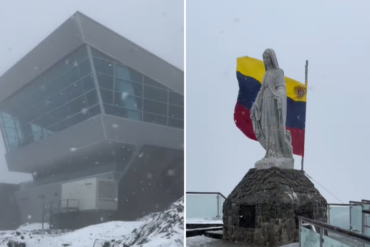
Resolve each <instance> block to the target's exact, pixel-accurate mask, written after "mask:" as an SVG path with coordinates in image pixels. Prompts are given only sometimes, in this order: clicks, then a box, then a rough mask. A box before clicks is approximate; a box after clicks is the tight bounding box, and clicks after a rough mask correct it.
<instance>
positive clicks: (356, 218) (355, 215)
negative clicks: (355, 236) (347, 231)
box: [350, 205, 362, 232]
mask: <svg viewBox="0 0 370 247" xmlns="http://www.w3.org/2000/svg"><path fill="white" fill-rule="evenodd" d="M350 210H351V230H353V231H357V232H361V231H362V205H351V207H350Z"/></svg>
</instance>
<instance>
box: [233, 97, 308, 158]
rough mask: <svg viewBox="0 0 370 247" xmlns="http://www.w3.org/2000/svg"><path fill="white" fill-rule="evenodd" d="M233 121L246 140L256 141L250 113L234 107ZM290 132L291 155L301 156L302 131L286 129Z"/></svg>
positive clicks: (238, 106)
mask: <svg viewBox="0 0 370 247" xmlns="http://www.w3.org/2000/svg"><path fill="white" fill-rule="evenodd" d="M234 121H235V124H236V126H237V127H238V128H239V129H240V130H241V131H242V132H243V133H244V135H246V136H247V137H248V138H250V139H252V140H255V141H257V138H256V135H255V134H254V131H253V125H252V120H251V117H250V111H249V110H248V109H247V108H245V107H243V106H242V105H239V104H238V103H237V104H236V105H235V110H234ZM286 129H287V130H289V131H290V134H291V136H292V147H293V154H295V155H299V156H303V152H304V130H303V129H296V128H289V127H287V128H286Z"/></svg>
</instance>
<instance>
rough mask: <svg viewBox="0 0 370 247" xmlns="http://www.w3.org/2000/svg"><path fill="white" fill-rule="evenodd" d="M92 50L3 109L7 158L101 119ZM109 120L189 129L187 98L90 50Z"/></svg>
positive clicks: (61, 66) (67, 60) (54, 71)
mask: <svg viewBox="0 0 370 247" xmlns="http://www.w3.org/2000/svg"><path fill="white" fill-rule="evenodd" d="M87 49H88V48H87V46H82V47H81V48H79V49H78V50H77V51H75V52H73V53H72V54H71V55H68V56H67V57H66V58H64V59H62V60H61V61H60V62H58V63H57V64H56V65H54V66H53V67H52V68H50V69H49V70H47V71H46V72H45V73H43V74H42V75H40V76H39V77H38V78H36V79H35V80H33V81H32V82H30V83H29V84H28V85H27V86H25V87H24V88H22V89H21V90H19V91H18V92H17V93H16V94H14V95H13V96H12V97H10V98H9V99H7V100H5V101H4V102H3V103H2V104H1V106H0V121H1V125H2V131H3V136H4V139H5V144H6V147H7V150H8V152H9V151H11V150H14V149H16V148H19V147H22V146H25V145H27V144H29V143H32V142H35V141H38V140H41V139H43V138H45V137H47V136H49V135H52V134H53V133H55V132H59V131H62V130H64V129H66V128H68V127H70V126H73V125H76V124H78V123H80V122H82V121H85V120H87V119H89V118H92V117H94V116H96V115H98V114H101V111H100V109H101V106H100V105H99V100H98V95H97V88H96V87H95V82H94V77H93V74H92V73H93V70H92V68H91V66H90V59H89V56H88V51H87ZM91 51H92V60H93V64H94V68H95V72H96V77H97V80H98V85H99V89H98V90H100V94H101V96H102V101H103V107H104V110H105V113H106V114H109V115H115V116H119V117H123V118H128V119H131V120H136V121H144V122H149V123H154V124H160V125H165V126H170V127H174V128H183V127H184V97H183V95H181V94H178V93H176V92H174V91H172V90H170V89H169V88H167V87H165V86H163V85H162V84H160V83H158V82H156V81H154V80H153V79H151V78H149V77H147V76H145V75H143V74H141V73H139V72H137V71H135V70H134V69H132V68H129V67H127V66H125V65H123V64H121V63H119V62H117V61H115V60H114V59H112V58H110V57H108V56H106V55H104V54H102V53H100V52H98V51H97V50H95V49H93V48H91Z"/></svg>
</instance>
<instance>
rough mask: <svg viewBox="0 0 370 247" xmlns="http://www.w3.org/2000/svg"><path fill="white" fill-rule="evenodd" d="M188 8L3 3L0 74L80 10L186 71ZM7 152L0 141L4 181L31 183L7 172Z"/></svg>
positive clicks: (165, 0)
mask: <svg viewBox="0 0 370 247" xmlns="http://www.w3.org/2000/svg"><path fill="white" fill-rule="evenodd" d="M183 6H184V3H183V1H181V0H156V1H151V0H104V1H103V0H78V1H75V0H64V1H50V0H32V1H28V0H12V1H0V34H1V38H0V75H2V74H3V73H4V72H5V71H6V70H8V69H9V68H10V67H11V66H12V65H14V64H15V63H16V62H17V61H19V60H20V59H21V58H22V57H23V56H24V55H26V54H27V53H28V52H29V51H30V50H31V49H33V48H34V47H35V46H36V45H38V44H39V43H40V42H41V41H42V40H43V39H45V38H46V37H47V36H48V35H49V34H50V33H51V32H53V31H54V30H55V29H56V28H57V27H58V26H60V25H61V24H62V23H63V22H64V21H66V20H67V19H68V18H70V17H71V16H72V15H73V14H74V13H75V12H76V11H80V12H82V13H83V14H85V15H87V16H89V17H91V18H92V19H94V20H96V21H97V22H100V23H101V24H103V25H105V26H106V27H108V28H110V29H112V30H113V31H115V32H117V33H119V34H120V35H122V36H124V37H125V38H127V39H129V40H131V41H133V42H134V43H136V44H138V45H139V46H141V47H143V48H144V49H146V50H148V51H150V52H152V53H154V54H155V55H157V56H159V57H161V58H162V59H164V60H166V61H167V62H169V63H171V64H173V65H174V66H176V67H178V68H180V69H184V7H183ZM20 73H21V71H20ZM4 153H5V148H4V142H3V141H2V139H1V138H0V182H8V183H9V182H11V183H17V182H20V181H24V180H29V179H30V176H28V175H25V174H19V173H17V174H14V173H9V172H8V169H7V166H6V162H5V158H4Z"/></svg>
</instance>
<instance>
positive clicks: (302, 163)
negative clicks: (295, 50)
mask: <svg viewBox="0 0 370 247" xmlns="http://www.w3.org/2000/svg"><path fill="white" fill-rule="evenodd" d="M307 73H308V60H306V66H305V73H304V74H305V80H304V84H305V86H306V111H305V113H304V115H305V117H304V119H305V124H304V139H303V140H305V139H306V112H307V92H308V88H307V84H308V80H307ZM304 144H305V143H304V141H303V154H302V160H301V170H302V171H303V165H304Z"/></svg>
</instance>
